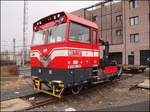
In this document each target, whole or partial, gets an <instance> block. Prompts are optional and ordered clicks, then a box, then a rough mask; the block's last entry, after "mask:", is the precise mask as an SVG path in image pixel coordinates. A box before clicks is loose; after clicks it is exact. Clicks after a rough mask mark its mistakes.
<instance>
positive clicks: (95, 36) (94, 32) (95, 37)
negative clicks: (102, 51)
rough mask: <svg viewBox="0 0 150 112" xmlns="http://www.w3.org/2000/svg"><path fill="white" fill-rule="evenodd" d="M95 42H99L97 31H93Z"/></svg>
mask: <svg viewBox="0 0 150 112" xmlns="http://www.w3.org/2000/svg"><path fill="white" fill-rule="evenodd" d="M93 44H97V32H96V31H93Z"/></svg>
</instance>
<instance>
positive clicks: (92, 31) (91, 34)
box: [30, 12, 121, 97]
mask: <svg viewBox="0 0 150 112" xmlns="http://www.w3.org/2000/svg"><path fill="white" fill-rule="evenodd" d="M98 31H99V30H98V26H97V25H96V24H95V23H93V22H91V21H88V20H85V19H83V18H80V17H77V16H75V15H72V14H70V13H66V12H59V13H55V14H52V15H49V16H47V17H45V18H42V19H40V20H38V21H37V22H35V23H34V24H33V38H32V46H31V54H30V58H31V60H30V63H31V75H32V78H33V82H34V88H35V89H37V90H40V91H42V92H44V93H47V94H50V95H53V96H56V97H61V96H62V93H63V92H64V90H65V89H67V88H70V89H71V91H72V93H73V94H77V93H79V92H80V91H81V89H82V87H83V86H84V84H89V83H90V84H95V83H98V82H101V81H105V80H111V79H114V78H117V77H118V76H120V74H121V70H119V69H118V67H117V66H116V65H111V64H110V62H109V58H108V54H109V44H108V42H104V41H102V40H100V37H99V32H98ZM100 43H101V44H102V45H105V49H104V56H103V59H101V60H100Z"/></svg>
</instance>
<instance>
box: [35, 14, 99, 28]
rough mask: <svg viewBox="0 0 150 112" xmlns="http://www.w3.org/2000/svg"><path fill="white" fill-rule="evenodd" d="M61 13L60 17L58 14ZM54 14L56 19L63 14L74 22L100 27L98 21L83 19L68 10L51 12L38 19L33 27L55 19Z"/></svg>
mask: <svg viewBox="0 0 150 112" xmlns="http://www.w3.org/2000/svg"><path fill="white" fill-rule="evenodd" d="M57 15H59V17H58V16H57ZM54 16H55V19H59V18H60V17H62V16H66V17H67V19H68V20H70V21H73V22H77V23H80V24H82V25H86V26H89V27H92V28H95V29H98V26H97V24H96V23H94V22H91V21H89V20H86V19H83V18H81V17H78V16H75V15H73V14H70V13H67V12H64V11H62V12H58V13H55V14H51V15H49V16H46V17H44V18H42V19H40V20H38V21H37V22H35V23H34V24H33V27H35V26H40V25H43V24H46V23H48V22H50V21H53V20H54Z"/></svg>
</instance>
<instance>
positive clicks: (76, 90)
mask: <svg viewBox="0 0 150 112" xmlns="http://www.w3.org/2000/svg"><path fill="white" fill-rule="evenodd" d="M82 88H83V86H82V85H78V86H75V87H73V88H72V89H71V92H72V93H73V94H75V95H76V94H79V93H80V91H81V90H82Z"/></svg>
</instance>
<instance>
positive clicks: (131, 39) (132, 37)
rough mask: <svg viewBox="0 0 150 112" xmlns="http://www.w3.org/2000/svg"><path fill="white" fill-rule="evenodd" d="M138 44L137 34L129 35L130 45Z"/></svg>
mask: <svg viewBox="0 0 150 112" xmlns="http://www.w3.org/2000/svg"><path fill="white" fill-rule="evenodd" d="M136 42H139V33H135V34H130V43H136Z"/></svg>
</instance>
